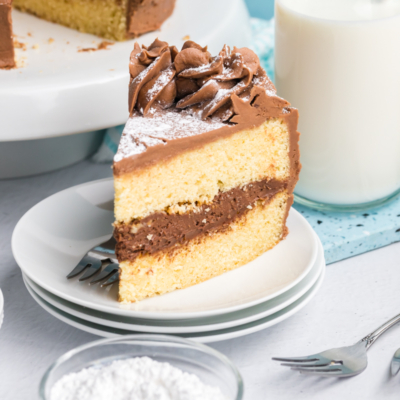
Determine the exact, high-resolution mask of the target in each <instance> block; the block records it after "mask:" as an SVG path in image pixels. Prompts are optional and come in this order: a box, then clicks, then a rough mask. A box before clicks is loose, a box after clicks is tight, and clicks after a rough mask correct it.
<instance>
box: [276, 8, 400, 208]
mask: <svg viewBox="0 0 400 400" xmlns="http://www.w3.org/2000/svg"><path fill="white" fill-rule="evenodd" d="M399 48H400V0H384V1H378V0H374V1H372V0H276V2H275V83H276V87H277V91H278V94H279V95H280V96H282V97H284V98H286V99H288V100H289V101H290V102H291V104H292V105H293V106H294V107H296V108H298V110H299V113H300V118H299V127H298V129H299V132H300V133H301V136H300V154H301V163H302V165H303V168H302V171H301V173H300V179H299V182H298V184H297V186H296V189H295V193H296V195H297V200H298V202H299V203H301V204H305V205H307V206H309V207H312V208H317V209H323V210H334V211H354V210H364V209H367V208H370V207H374V206H378V205H380V204H384V203H385V202H388V201H390V200H391V199H393V198H394V197H395V196H396V194H397V193H398V191H399V189H400V113H399V112H398V110H399V109H400V74H399V71H400V52H399Z"/></svg>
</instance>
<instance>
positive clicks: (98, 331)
mask: <svg viewBox="0 0 400 400" xmlns="http://www.w3.org/2000/svg"><path fill="white" fill-rule="evenodd" d="M325 271H326V268H325V267H324V268H323V269H322V271H321V275H320V276H319V278H318V280H317V282H316V283H315V284H314V286H313V287H312V288H311V289H310V290H309V291H308V292H307V293H306V294H304V295H303V296H302V298H300V299H299V300H297V301H296V302H295V303H297V304H296V305H294V304H295V303H293V304H291V305H289V306H288V307H286V308H285V309H283V310H281V311H279V312H278V313H276V314H273V315H270V316H269V317H266V318H263V319H261V320H259V321H255V322H253V323H251V324H250V325H251V326H250V327H245V325H249V324H245V325H244V326H243V325H239V326H237V327H233V328H230V329H229V328H228V329H225V330H223V331H225V332H223V333H216V332H210V335H205V333H204V332H203V333H202V334H203V336H201V335H198V336H195V335H190V334H183V335H182V334H181V335H177V336H183V337H185V338H187V339H191V340H194V341H197V342H200V343H212V342H219V341H222V340H228V339H234V338H237V337H241V336H245V335H249V334H251V333H255V332H258V331H260V330H263V329H266V328H269V327H271V326H273V325H276V324H278V323H280V322H282V321H284V320H285V319H287V318H289V317H291V316H292V315H294V314H296V313H297V312H299V311H300V310H301V309H302V308H304V307H305V306H306V305H307V304H308V303H309V302H310V301H311V300H312V298H313V297H314V296H315V295H316V294H317V292H318V290H319V289H320V287H321V285H322V282H323V280H324V277H325ZM26 288H27V290H28V291H29V293H30V294H31V296H32V297H33V299H34V300H35V301H36V302H37V303H38V304H39V305H40V306H41V307H42V308H43V309H44V310H46V311H47V312H48V313H49V314H51V315H53V316H54V317H56V318H57V319H59V320H61V321H63V322H65V323H67V324H68V325H71V326H73V327H75V328H77V329H80V330H83V331H85V332H89V333H92V334H94V335H97V336H102V337H117V336H121V335H123V334H133V333H136V332H133V331H125V332H124V333H116V332H115V329H114V332H112V331H109V330H107V327H105V326H99V325H98V326H97V327H93V326H94V325H97V324H93V323H90V322H87V321H84V320H81V321H82V322H80V321H77V320H79V318H76V317H73V316H70V317H71V318H73V319H71V318H68V317H65V316H63V315H62V314H60V313H63V312H62V311H61V310H58V309H56V308H55V307H53V306H51V305H50V304H45V303H46V302H45V300H43V299H41V298H40V296H38V295H36V294H35V293H34V292H33V290H32V289H31V288H30V287H28V286H26ZM53 309H54V310H53ZM63 314H66V313H63ZM274 315H275V317H274ZM87 324H89V325H87ZM226 331H229V332H226ZM138 333H140V332H138Z"/></svg>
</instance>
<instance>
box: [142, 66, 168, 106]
mask: <svg viewBox="0 0 400 400" xmlns="http://www.w3.org/2000/svg"><path fill="white" fill-rule="evenodd" d="M173 75H174V72H173V70H172V69H165V70H164V71H161V73H160V75H159V76H158V77H157V79H156V81H155V82H154V85H153V86H152V87H151V88H150V89H149V90H148V91H147V93H146V97H147V99H151V98H153V97H154V96H155V95H157V94H158V93H159V92H161V90H162V89H164V87H165V86H167V84H168V83H169V81H170V80H171V78H172V77H173Z"/></svg>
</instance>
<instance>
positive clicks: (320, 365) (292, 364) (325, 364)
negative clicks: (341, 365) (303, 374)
mask: <svg viewBox="0 0 400 400" xmlns="http://www.w3.org/2000/svg"><path fill="white" fill-rule="evenodd" d="M281 365H282V367H290V368H292V367H293V368H307V369H309V368H320V367H328V366H329V365H331V363H329V362H328V363H327V362H325V363H322V364H318V362H315V363H312V364H303V363H301V364H299V363H283V364H281Z"/></svg>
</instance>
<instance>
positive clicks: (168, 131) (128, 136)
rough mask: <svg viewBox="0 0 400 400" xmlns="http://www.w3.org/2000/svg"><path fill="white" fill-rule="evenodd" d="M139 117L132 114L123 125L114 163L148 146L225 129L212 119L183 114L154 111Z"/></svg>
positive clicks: (221, 123) (138, 152) (223, 124)
mask: <svg viewBox="0 0 400 400" xmlns="http://www.w3.org/2000/svg"><path fill="white" fill-rule="evenodd" d="M151 114H152V115H148V116H146V117H143V116H142V115H134V116H133V117H130V118H129V119H128V122H127V123H126V125H125V128H124V131H123V134H122V137H121V141H120V144H119V148H118V152H117V154H116V155H115V157H114V162H118V161H121V160H122V159H124V158H127V157H131V156H134V155H137V154H141V153H143V152H145V151H146V149H147V148H148V147H152V146H157V145H166V144H167V143H168V141H171V140H175V139H180V138H185V137H190V136H195V135H201V134H202V133H205V132H209V131H212V130H215V129H219V128H222V127H224V126H226V124H225V123H223V122H220V121H216V120H206V121H203V120H201V119H199V118H197V117H196V116H193V115H190V114H189V113H188V112H186V111H181V112H179V111H176V110H173V111H155V110H154V109H153V110H151Z"/></svg>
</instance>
